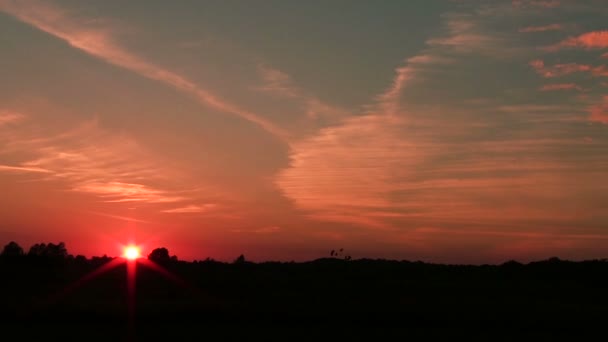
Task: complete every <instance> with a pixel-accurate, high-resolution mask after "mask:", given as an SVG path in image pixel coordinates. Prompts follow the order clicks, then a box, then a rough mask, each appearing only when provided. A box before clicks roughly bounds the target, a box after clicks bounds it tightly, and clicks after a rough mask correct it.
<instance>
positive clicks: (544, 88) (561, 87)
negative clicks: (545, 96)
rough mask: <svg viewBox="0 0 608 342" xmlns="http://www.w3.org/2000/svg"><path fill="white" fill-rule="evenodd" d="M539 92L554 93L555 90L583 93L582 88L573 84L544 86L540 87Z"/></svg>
mask: <svg viewBox="0 0 608 342" xmlns="http://www.w3.org/2000/svg"><path fill="white" fill-rule="evenodd" d="M540 90H541V91H555V90H578V91H583V88H582V87H581V86H579V85H577V84H574V83H553V84H545V85H543V86H542V87H540Z"/></svg>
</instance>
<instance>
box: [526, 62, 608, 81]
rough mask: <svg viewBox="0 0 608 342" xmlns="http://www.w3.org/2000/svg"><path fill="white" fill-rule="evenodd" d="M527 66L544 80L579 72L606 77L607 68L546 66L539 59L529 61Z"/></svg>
mask: <svg viewBox="0 0 608 342" xmlns="http://www.w3.org/2000/svg"><path fill="white" fill-rule="evenodd" d="M529 65H530V66H531V67H532V68H533V69H534V70H535V71H536V72H537V73H538V74H539V75H541V76H542V77H545V78H554V77H561V76H566V75H570V74H574V73H580V72H586V73H589V74H591V75H592V76H595V77H605V76H608V68H606V66H605V65H600V66H593V65H589V64H579V63H561V64H555V65H551V66H548V65H546V64H545V63H544V62H543V61H542V60H540V59H535V60H532V61H530V63H529Z"/></svg>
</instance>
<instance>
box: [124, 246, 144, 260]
mask: <svg viewBox="0 0 608 342" xmlns="http://www.w3.org/2000/svg"><path fill="white" fill-rule="evenodd" d="M123 256H124V257H125V258H127V259H128V260H135V259H138V258H140V257H141V252H140V250H139V247H137V246H127V247H125V250H124V253H123Z"/></svg>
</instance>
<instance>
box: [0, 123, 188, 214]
mask: <svg viewBox="0 0 608 342" xmlns="http://www.w3.org/2000/svg"><path fill="white" fill-rule="evenodd" d="M0 128H2V127H0ZM38 128H39V127H37V126H36V123H35V122H32V123H29V124H28V125H18V126H13V127H11V128H10V130H9V131H7V129H8V127H4V128H3V129H2V130H0V145H2V146H4V149H3V150H0V156H3V155H6V156H8V155H14V154H16V153H17V154H20V155H22V157H21V158H20V159H21V161H18V162H15V163H14V164H13V165H0V172H10V173H21V174H25V175H27V174H38V175H43V176H44V177H43V178H37V181H58V180H63V181H67V182H68V184H69V189H68V190H71V191H75V192H79V193H86V194H91V195H94V196H96V197H98V198H100V199H101V200H103V201H104V202H114V203H120V202H142V203H170V202H183V201H187V200H188V197H185V196H183V194H181V193H178V192H176V191H175V190H163V189H161V188H159V187H157V186H155V185H152V184H155V183H159V182H162V181H163V179H164V182H165V183H166V182H167V179H170V178H171V176H170V173H167V171H168V170H167V169H163V167H161V166H160V163H158V162H156V158H155V157H154V156H151V155H149V154H147V153H146V152H145V151H144V149H143V148H141V147H140V146H139V145H138V144H137V142H136V141H134V140H133V139H130V138H128V137H126V136H120V135H118V136H117V135H112V134H110V133H108V132H106V131H104V130H103V129H102V128H101V127H100V126H99V123H98V121H97V120H91V121H88V122H85V123H82V124H80V125H78V126H77V127H75V128H72V129H68V130H66V131H63V132H55V133H53V134H51V135H49V136H48V137H46V138H44V139H39V138H37V136H38V131H39V130H38ZM146 183H147V184H146Z"/></svg>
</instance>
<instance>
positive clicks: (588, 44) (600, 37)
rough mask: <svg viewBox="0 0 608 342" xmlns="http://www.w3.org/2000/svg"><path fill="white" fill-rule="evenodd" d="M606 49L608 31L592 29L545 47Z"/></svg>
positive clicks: (549, 49)
mask: <svg viewBox="0 0 608 342" xmlns="http://www.w3.org/2000/svg"><path fill="white" fill-rule="evenodd" d="M575 47H579V48H583V49H587V50H591V49H606V48H608V31H592V32H587V33H584V34H581V35H579V36H577V37H569V38H567V39H565V40H562V41H561V42H559V43H557V44H555V45H551V46H548V47H545V48H544V50H546V51H550V52H554V51H558V50H561V49H564V48H575Z"/></svg>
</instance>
